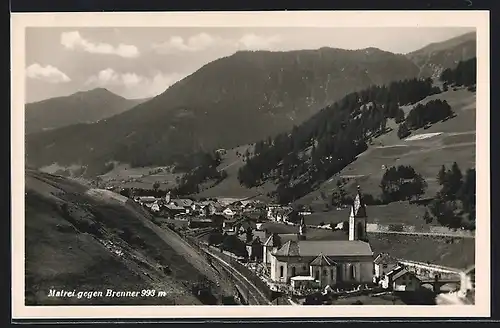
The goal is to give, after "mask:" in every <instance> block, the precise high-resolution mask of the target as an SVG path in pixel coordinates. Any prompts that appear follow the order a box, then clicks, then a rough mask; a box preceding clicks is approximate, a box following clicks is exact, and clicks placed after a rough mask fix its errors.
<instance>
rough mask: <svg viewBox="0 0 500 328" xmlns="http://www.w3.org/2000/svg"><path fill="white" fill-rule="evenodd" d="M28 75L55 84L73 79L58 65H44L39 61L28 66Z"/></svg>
mask: <svg viewBox="0 0 500 328" xmlns="http://www.w3.org/2000/svg"><path fill="white" fill-rule="evenodd" d="M26 76H27V77H28V78H31V79H37V80H43V81H46V82H49V83H54V84H56V83H65V82H69V81H71V79H70V78H69V77H68V76H67V75H66V74H64V73H63V72H61V71H60V70H59V69H58V68H57V67H54V66H51V65H47V66H42V65H40V64H38V63H34V64H31V65H30V66H28V67H27V68H26Z"/></svg>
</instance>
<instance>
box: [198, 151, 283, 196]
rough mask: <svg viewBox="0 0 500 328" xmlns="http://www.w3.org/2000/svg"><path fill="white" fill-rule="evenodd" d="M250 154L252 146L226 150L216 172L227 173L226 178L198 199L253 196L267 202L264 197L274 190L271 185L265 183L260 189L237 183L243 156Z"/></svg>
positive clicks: (203, 192) (205, 191)
mask: <svg viewBox="0 0 500 328" xmlns="http://www.w3.org/2000/svg"><path fill="white" fill-rule="evenodd" d="M247 149H248V150H249V151H250V152H252V150H253V146H252V145H243V146H240V147H236V148H232V149H227V150H226V154H225V155H223V161H222V163H221V164H220V165H219V167H218V170H219V171H221V170H224V171H226V173H227V178H226V179H224V180H223V181H222V182H221V183H219V184H217V185H216V186H214V187H212V188H209V189H206V190H204V191H202V192H201V193H199V194H198V195H197V196H199V197H207V198H209V197H235V198H245V197H252V196H255V195H258V194H260V195H262V196H259V197H256V199H259V200H268V197H267V196H266V195H267V193H268V192H269V191H272V190H274V189H275V186H274V185H273V184H272V183H266V184H264V185H262V186H260V187H256V188H251V189H248V188H245V187H243V186H241V185H240V183H239V182H238V170H239V168H240V167H242V166H243V165H244V164H245V163H244V159H243V154H244V153H245V152H246V150H247Z"/></svg>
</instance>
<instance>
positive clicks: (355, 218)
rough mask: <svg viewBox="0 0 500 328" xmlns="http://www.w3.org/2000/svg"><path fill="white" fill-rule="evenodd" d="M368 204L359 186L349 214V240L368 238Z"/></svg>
mask: <svg viewBox="0 0 500 328" xmlns="http://www.w3.org/2000/svg"><path fill="white" fill-rule="evenodd" d="M366 219H367V216H366V206H365V203H364V202H363V197H362V196H361V189H360V187H359V186H358V191H357V193H356V198H355V199H354V204H353V205H352V206H351V214H350V216H349V240H366V239H367V238H366Z"/></svg>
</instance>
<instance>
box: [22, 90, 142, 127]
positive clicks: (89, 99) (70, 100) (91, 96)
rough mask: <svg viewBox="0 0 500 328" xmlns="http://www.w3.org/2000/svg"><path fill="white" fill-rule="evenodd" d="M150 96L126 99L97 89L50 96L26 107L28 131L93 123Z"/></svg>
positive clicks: (120, 111)
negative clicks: (64, 95) (61, 95)
mask: <svg viewBox="0 0 500 328" xmlns="http://www.w3.org/2000/svg"><path fill="white" fill-rule="evenodd" d="M146 100H148V99H125V98H123V97H121V96H118V95H116V94H114V93H112V92H110V91H108V90H107V89H103V88H97V89H93V90H90V91H85V92H77V93H74V94H72V95H69V96H66V97H56V98H50V99H46V100H42V101H38V102H34V103H29V104H26V106H25V122H26V125H25V131H26V133H33V132H40V131H44V130H51V129H57V128H60V127H64V126H68V125H72V124H78V123H93V122H97V121H99V120H102V119H105V118H108V117H111V116H113V115H117V114H120V113H123V112H125V111H127V110H129V109H131V108H132V107H134V106H136V105H138V104H140V103H142V102H144V101H146Z"/></svg>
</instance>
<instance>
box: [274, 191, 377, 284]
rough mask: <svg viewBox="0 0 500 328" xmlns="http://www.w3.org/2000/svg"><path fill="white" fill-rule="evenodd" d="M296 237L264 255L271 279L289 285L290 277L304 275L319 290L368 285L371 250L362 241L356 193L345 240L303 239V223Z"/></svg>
mask: <svg viewBox="0 0 500 328" xmlns="http://www.w3.org/2000/svg"><path fill="white" fill-rule="evenodd" d="M299 235H300V236H299V237H300V238H299V240H296V241H293V240H291V241H288V242H286V243H285V244H283V245H282V246H281V247H279V249H277V250H275V251H274V250H272V251H271V253H270V254H266V255H264V256H265V257H266V259H267V257H270V261H271V268H270V271H271V280H273V281H276V282H282V283H290V281H291V278H293V277H295V276H304V275H306V276H311V277H313V278H314V279H315V280H317V281H319V284H320V286H321V287H324V286H326V285H335V284H338V283H359V284H363V283H371V282H372V280H373V271H374V270H373V251H372V249H371V246H370V244H369V243H368V242H366V241H364V240H362V239H365V238H366V208H365V205H364V203H363V201H362V199H361V193H360V191H359V190H358V193H357V195H356V199H355V201H354V204H353V206H352V209H351V217H350V219H349V240H330V241H312V240H305V237H306V235H305V225H304V224H303V221H302V224H301V229H300V233H299ZM266 242H267V241H266ZM271 249H272V247H271ZM265 253H266V252H265Z"/></svg>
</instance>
